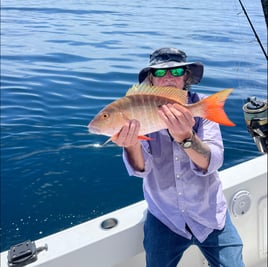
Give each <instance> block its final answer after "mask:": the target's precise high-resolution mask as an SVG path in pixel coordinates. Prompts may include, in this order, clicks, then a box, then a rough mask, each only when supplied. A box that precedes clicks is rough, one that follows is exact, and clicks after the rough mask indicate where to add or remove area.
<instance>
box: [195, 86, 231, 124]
mask: <svg viewBox="0 0 268 267" xmlns="http://www.w3.org/2000/svg"><path fill="white" fill-rule="evenodd" d="M232 91H233V89H225V90H222V91H220V92H218V93H216V94H213V95H211V96H209V97H207V98H204V99H202V100H201V101H200V102H199V104H200V105H202V110H203V112H204V114H203V117H204V118H206V119H208V120H211V121H214V122H217V123H219V124H222V125H225V126H235V124H234V123H233V122H232V121H231V120H230V119H229V118H228V117H227V115H226V113H225V112H224V109H223V107H224V103H225V100H226V99H227V97H228V96H229V94H231V92H232Z"/></svg>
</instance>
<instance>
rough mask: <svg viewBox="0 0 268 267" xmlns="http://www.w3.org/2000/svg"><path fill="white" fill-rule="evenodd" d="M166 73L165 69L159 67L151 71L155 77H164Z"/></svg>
mask: <svg viewBox="0 0 268 267" xmlns="http://www.w3.org/2000/svg"><path fill="white" fill-rule="evenodd" d="M166 73H167V70H161V69H158V70H154V71H153V76H155V77H164V76H165V75H166Z"/></svg>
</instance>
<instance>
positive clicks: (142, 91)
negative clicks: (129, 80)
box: [126, 84, 187, 104]
mask: <svg viewBox="0 0 268 267" xmlns="http://www.w3.org/2000/svg"><path fill="white" fill-rule="evenodd" d="M130 95H153V96H155V95H156V96H162V97H165V98H168V99H171V100H173V101H176V102H178V103H180V104H187V91H186V90H181V89H178V88H176V87H158V86H149V85H146V84H134V85H133V86H132V87H131V88H130V89H129V90H128V91H127V93H126V96H130Z"/></svg>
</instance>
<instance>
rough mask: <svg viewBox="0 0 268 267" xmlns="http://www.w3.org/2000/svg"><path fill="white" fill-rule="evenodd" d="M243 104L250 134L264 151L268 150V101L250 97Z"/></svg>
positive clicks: (261, 150) (260, 149) (259, 148)
mask: <svg viewBox="0 0 268 267" xmlns="http://www.w3.org/2000/svg"><path fill="white" fill-rule="evenodd" d="M247 101H248V102H247V103H246V104H245V105H244V106H243V111H244V117H245V121H246V125H247V129H248V132H249V134H250V135H251V136H252V137H253V140H254V142H255V144H256V146H257V148H258V150H259V151H260V152H262V153H267V152H268V120H267V114H268V113H267V111H268V110H267V102H264V101H261V100H257V99H256V97H249V98H248V100H247Z"/></svg>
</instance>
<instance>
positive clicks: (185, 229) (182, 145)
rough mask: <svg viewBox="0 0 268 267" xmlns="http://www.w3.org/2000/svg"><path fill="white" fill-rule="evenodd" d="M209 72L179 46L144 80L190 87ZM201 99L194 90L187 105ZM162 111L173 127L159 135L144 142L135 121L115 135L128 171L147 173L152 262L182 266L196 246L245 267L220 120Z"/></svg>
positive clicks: (164, 51)
mask: <svg viewBox="0 0 268 267" xmlns="http://www.w3.org/2000/svg"><path fill="white" fill-rule="evenodd" d="M202 76H203V65H202V64H201V63H199V62H186V54H185V53H184V52H183V51H180V50H178V49H175V48H161V49H158V50H156V51H155V52H153V54H152V55H151V56H150V64H149V66H148V67H146V68H144V69H142V70H141V71H140V73H139V82H140V83H142V82H143V83H147V84H150V85H154V86H158V87H177V88H178V90H189V89H190V85H191V84H196V83H199V81H200V80H201V79H202ZM163 90H164V89H163ZM202 97H204V96H202V95H199V94H196V93H193V92H191V91H190V90H189V91H188V103H194V102H197V101H199V100H200V98H202ZM159 116H160V117H161V119H162V120H163V121H164V122H165V124H166V126H167V130H161V131H159V132H155V133H152V134H150V135H149V137H151V139H152V140H150V141H142V142H141V141H139V139H138V133H139V129H140V123H139V122H138V121H136V120H131V121H128V122H127V123H126V125H124V126H123V127H122V129H121V131H120V134H119V135H118V138H117V139H116V140H113V141H114V142H115V143H116V144H117V145H118V146H121V147H123V148H124V152H123V158H124V162H125V164H126V167H127V170H128V172H129V174H130V175H135V176H139V177H142V178H143V190H144V197H145V200H146V201H147V203H148V214H147V218H146V221H145V225H144V248H145V252H146V264H147V267H157V266H159V267H165V266H167V267H173V266H174V267H175V266H177V264H178V262H179V261H180V259H181V257H182V255H183V252H184V251H185V250H186V249H187V248H188V247H189V246H191V245H193V244H195V245H197V246H198V247H199V248H200V250H201V251H202V253H203V254H204V256H205V257H206V258H207V260H208V262H209V263H210V265H211V266H224V267H234V266H236V267H240V266H244V264H243V261H242V241H241V239H240V237H239V235H238V233H237V231H236V229H235V227H234V226H233V224H232V222H231V220H230V216H229V213H228V211H227V204H226V200H225V198H224V195H223V192H222V185H221V181H220V180H219V176H218V172H217V170H218V169H219V168H220V167H221V165H222V162H223V143H222V137H221V132H220V129H219V125H218V124H217V123H215V122H212V121H209V120H206V119H203V118H199V117H198V118H197V117H196V118H194V117H193V116H192V114H191V112H190V111H189V110H188V109H186V108H185V107H183V106H181V105H178V104H167V105H163V106H162V107H160V108H159Z"/></svg>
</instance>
